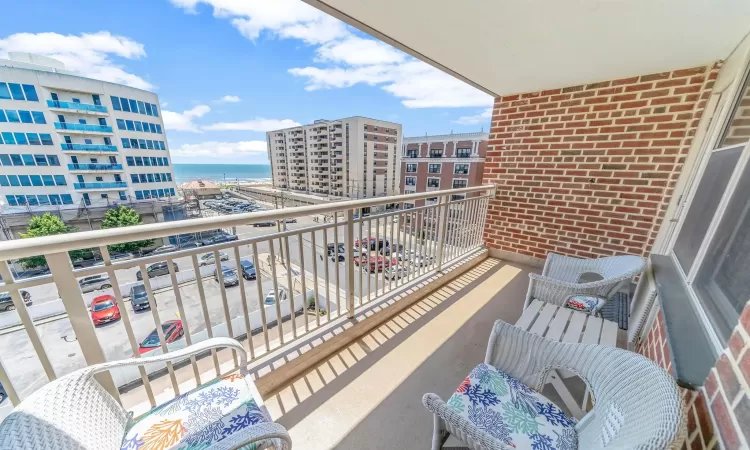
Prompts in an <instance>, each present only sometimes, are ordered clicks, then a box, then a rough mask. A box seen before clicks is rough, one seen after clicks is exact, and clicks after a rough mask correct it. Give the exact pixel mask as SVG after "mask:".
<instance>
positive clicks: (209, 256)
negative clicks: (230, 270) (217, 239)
mask: <svg viewBox="0 0 750 450" xmlns="http://www.w3.org/2000/svg"><path fill="white" fill-rule="evenodd" d="M214 259H215V257H214V252H209V253H206V254H204V255H203V256H201V257H200V258H199V261H200V262H199V263H198V265H200V266H207V265H209V264H215V263H216V261H215V260H214ZM219 260H221V261H229V255H227V254H226V253H224V252H219Z"/></svg>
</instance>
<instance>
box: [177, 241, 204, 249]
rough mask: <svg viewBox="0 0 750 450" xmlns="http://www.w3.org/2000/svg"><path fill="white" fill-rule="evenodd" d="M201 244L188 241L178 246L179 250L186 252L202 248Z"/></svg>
mask: <svg viewBox="0 0 750 450" xmlns="http://www.w3.org/2000/svg"><path fill="white" fill-rule="evenodd" d="M202 245H203V243H202V242H200V241H190V242H184V243H182V244H180V250H187V249H189V248H198V247H200V246H202Z"/></svg>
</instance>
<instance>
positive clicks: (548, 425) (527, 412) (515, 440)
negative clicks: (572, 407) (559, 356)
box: [448, 364, 578, 450]
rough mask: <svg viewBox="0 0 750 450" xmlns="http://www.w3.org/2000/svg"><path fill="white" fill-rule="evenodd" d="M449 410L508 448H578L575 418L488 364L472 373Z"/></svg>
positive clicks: (452, 399) (457, 391)
mask: <svg viewBox="0 0 750 450" xmlns="http://www.w3.org/2000/svg"><path fill="white" fill-rule="evenodd" d="M448 407H450V408H451V409H452V410H454V411H455V412H457V413H458V414H460V415H461V416H463V418H464V419H465V420H467V421H468V422H470V423H472V424H473V425H474V426H476V427H477V428H479V429H480V430H482V431H484V432H486V433H488V434H489V435H491V436H493V437H494V438H495V439H497V440H498V441H500V442H502V443H503V444H504V445H506V446H507V448H509V449H516V450H519V449H532V450H573V449H577V448H578V436H577V434H576V431H575V428H574V427H575V425H576V421H575V419H573V418H571V417H568V416H567V415H566V414H565V413H564V412H562V410H560V408H558V407H557V406H556V405H555V404H554V403H552V402H551V401H549V400H547V398H545V397H544V396H543V395H542V394H540V393H538V392H536V391H534V390H533V389H531V388H529V387H527V386H526V385H524V384H523V383H521V382H520V381H518V380H517V379H515V378H513V377H511V376H510V375H508V374H506V373H504V372H501V371H499V370H497V369H496V368H494V367H493V366H490V365H488V364H480V365H478V366H477V367H475V368H474V370H472V371H471V373H470V374H469V376H468V377H466V379H465V380H464V382H463V383H461V385H460V386H459V387H458V389H457V390H456V393H455V394H453V395H452V396H451V397H450V399H448Z"/></svg>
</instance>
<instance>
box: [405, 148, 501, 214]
mask: <svg viewBox="0 0 750 450" xmlns="http://www.w3.org/2000/svg"><path fill="white" fill-rule="evenodd" d="M488 140H489V134H488V133H461V134H443V135H435V136H417V137H405V138H404V139H403V141H402V145H401V193H402V194H414V193H418V192H429V191H433V190H434V191H437V190H441V189H452V188H461V187H468V186H477V185H479V184H481V183H482V175H483V173H484V159H485V155H486V153H487V142H488ZM423 203H424V201H422V200H419V201H417V202H416V205H414V206H422V204H423Z"/></svg>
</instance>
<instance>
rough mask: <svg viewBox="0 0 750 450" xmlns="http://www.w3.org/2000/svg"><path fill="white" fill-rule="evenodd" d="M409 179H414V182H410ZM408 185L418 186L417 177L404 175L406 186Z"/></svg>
mask: <svg viewBox="0 0 750 450" xmlns="http://www.w3.org/2000/svg"><path fill="white" fill-rule="evenodd" d="M409 179H412V180H414V183H413V184H409ZM406 186H414V187H416V186H417V177H404V187H406Z"/></svg>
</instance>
